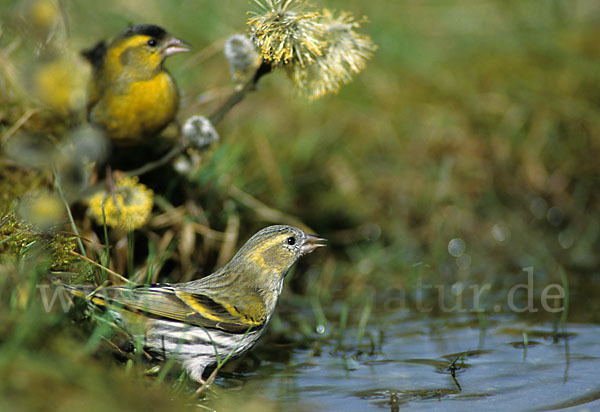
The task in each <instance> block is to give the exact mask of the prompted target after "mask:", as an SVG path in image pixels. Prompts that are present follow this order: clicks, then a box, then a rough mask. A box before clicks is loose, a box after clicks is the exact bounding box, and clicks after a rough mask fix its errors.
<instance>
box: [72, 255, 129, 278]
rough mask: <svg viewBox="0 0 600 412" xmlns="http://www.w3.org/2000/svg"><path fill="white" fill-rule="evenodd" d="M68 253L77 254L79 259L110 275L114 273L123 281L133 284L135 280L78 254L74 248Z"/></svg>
mask: <svg viewBox="0 0 600 412" xmlns="http://www.w3.org/2000/svg"><path fill="white" fill-rule="evenodd" d="M69 253H70V254H72V255H73V256H77V257H78V258H81V259H83V260H85V261H86V262H88V263H91V264H92V265H94V266H97V267H99V268H100V269H103V270H106V271H107V272H108V273H110V274H111V275H114V276H116V277H118V278H119V279H121V280H122V281H124V282H126V283H131V284H133V285H135V282H132V281H130V280H129V279H127V278H126V277H125V276H123V275H120V274H118V273H117V272H115V271H114V270H111V269H109V268H107V267H104V266H102V265H101V264H100V263H98V262H95V261H93V260H92V259H90V258H89V257H87V256H83V255H80V254H79V253H77V252H75V251H74V250H70V251H69Z"/></svg>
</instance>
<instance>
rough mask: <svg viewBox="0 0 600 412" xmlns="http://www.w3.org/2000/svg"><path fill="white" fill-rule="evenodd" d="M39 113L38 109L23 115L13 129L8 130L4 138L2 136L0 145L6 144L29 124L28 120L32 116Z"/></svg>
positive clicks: (30, 110)
mask: <svg viewBox="0 0 600 412" xmlns="http://www.w3.org/2000/svg"><path fill="white" fill-rule="evenodd" d="M38 111H39V110H37V109H29V110H27V111H26V112H25V113H23V115H22V116H21V117H20V118H19V120H17V121H16V122H15V124H13V125H12V127H11V128H10V129H8V131H7V132H6V133H5V134H4V136H2V141H1V142H0V143H4V142H6V141H7V140H8V139H9V138H10V137H11V136H12V135H13V134H15V133H16V131H17V130H19V129H20V128H21V126H23V125H24V124H25V123H26V122H27V120H29V118H30V117H31V116H33V115H34V114H36V113H37V112H38Z"/></svg>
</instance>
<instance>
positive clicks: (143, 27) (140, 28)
mask: <svg viewBox="0 0 600 412" xmlns="http://www.w3.org/2000/svg"><path fill="white" fill-rule="evenodd" d="M136 34H142V35H144V36H150V37H153V38H155V39H157V40H162V39H164V38H165V37H167V35H168V33H167V31H166V30H165V29H163V28H162V27H159V26H156V25H154V24H138V25H135V26H131V27H127V28H126V29H125V30H123V31H122V32H121V36H123V37H131V36H135V35H136Z"/></svg>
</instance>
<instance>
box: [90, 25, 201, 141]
mask: <svg viewBox="0 0 600 412" xmlns="http://www.w3.org/2000/svg"><path fill="white" fill-rule="evenodd" d="M187 51H190V49H189V48H188V45H187V44H186V43H185V42H183V41H181V40H179V39H177V38H175V37H173V36H171V35H170V34H169V33H167V32H166V31H165V30H164V29H163V28H161V27H158V26H155V25H151V24H140V25H136V26H131V27H127V28H126V29H125V30H123V31H122V32H121V33H120V34H119V35H118V36H117V37H116V38H115V39H114V40H113V41H112V42H111V43H110V44H109V45H108V46H107V45H106V43H105V42H104V41H101V42H99V43H98V44H97V45H96V46H95V47H93V48H92V49H89V50H85V51H83V52H82V55H83V56H84V57H85V58H86V59H87V60H88V61H89V62H90V63H91V65H92V67H93V72H92V76H91V80H90V84H89V87H88V105H87V106H88V120H89V121H90V123H92V124H94V125H96V126H98V127H100V128H101V129H103V130H104V132H105V133H106V134H107V136H108V137H109V138H110V139H111V140H112V141H113V143H117V144H131V143H135V142H139V141H141V140H142V139H145V138H148V137H153V136H155V135H157V134H158V133H160V132H161V131H162V130H163V129H164V128H165V127H166V126H167V125H168V124H169V123H171V122H172V121H173V120H174V119H175V115H176V113H177V109H178V106H179V91H178V89H177V85H176V84H175V81H174V80H173V78H172V77H171V75H170V74H169V72H168V71H167V70H166V69H165V68H164V67H163V62H164V61H165V59H166V58H167V57H169V56H173V55H174V54H178V53H183V52H187Z"/></svg>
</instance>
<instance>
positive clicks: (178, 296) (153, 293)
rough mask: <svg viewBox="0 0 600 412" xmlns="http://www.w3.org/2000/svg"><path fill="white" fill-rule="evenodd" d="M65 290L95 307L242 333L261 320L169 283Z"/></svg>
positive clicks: (258, 299) (258, 324)
mask: <svg viewBox="0 0 600 412" xmlns="http://www.w3.org/2000/svg"><path fill="white" fill-rule="evenodd" d="M69 291H70V292H71V293H72V294H74V295H76V296H79V297H83V298H85V299H87V300H88V301H90V302H91V303H92V304H94V305H96V306H102V307H107V308H109V309H115V310H121V311H123V310H126V311H130V312H135V313H143V314H144V315H146V316H148V317H151V318H159V319H164V320H170V321H179V322H183V323H186V324H189V325H197V326H203V327H207V328H218V329H222V330H225V331H228V332H231V333H245V332H246V331H248V330H251V329H254V328H260V327H262V326H263V325H264V322H265V319H264V318H262V317H258V316H255V317H251V316H245V315H244V314H242V313H240V311H239V310H238V309H237V307H236V306H234V305H231V304H227V303H219V302H217V301H216V300H214V299H212V298H210V297H208V296H206V295H203V294H199V293H198V294H196V293H189V292H184V291H181V290H177V289H176V288H174V287H172V286H170V285H160V286H143V287H136V288H127V287H110V288H102V289H99V290H97V291H95V290H93V289H92V288H90V287H71V289H70V290H69ZM248 299H249V300H250V301H254V302H253V305H254V306H258V307H259V308H260V305H262V307H264V303H263V302H262V300H261V299H260V297H258V296H256V297H255V298H252V297H251V298H248V297H245V299H244V300H245V301H248ZM258 312H259V313H260V312H261V311H260V310H259V311H258ZM263 312H264V310H263ZM256 318H258V319H256Z"/></svg>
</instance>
